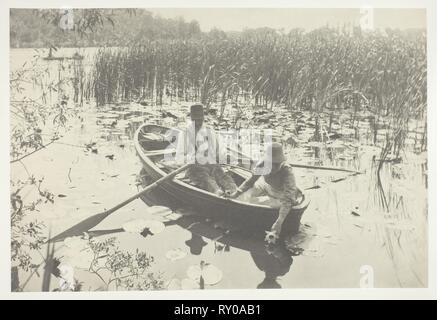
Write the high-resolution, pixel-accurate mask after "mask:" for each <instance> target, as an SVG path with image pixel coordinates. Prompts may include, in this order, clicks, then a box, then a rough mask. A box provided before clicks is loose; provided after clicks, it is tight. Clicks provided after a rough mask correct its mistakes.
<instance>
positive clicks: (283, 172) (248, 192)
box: [231, 143, 302, 243]
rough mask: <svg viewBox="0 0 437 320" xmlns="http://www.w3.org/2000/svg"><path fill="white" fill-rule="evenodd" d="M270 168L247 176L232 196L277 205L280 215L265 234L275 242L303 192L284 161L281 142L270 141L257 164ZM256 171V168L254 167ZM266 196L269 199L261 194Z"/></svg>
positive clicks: (272, 205)
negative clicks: (265, 199) (261, 172)
mask: <svg viewBox="0 0 437 320" xmlns="http://www.w3.org/2000/svg"><path fill="white" fill-rule="evenodd" d="M261 166H264V168H271V170H267V171H268V172H265V173H263V174H253V175H252V177H250V178H249V179H247V180H246V181H245V182H244V183H243V184H242V185H241V186H240V187H239V188H238V189H237V191H236V192H235V193H233V194H232V195H231V197H233V198H236V197H239V200H242V201H249V202H256V203H260V204H265V205H269V206H271V207H274V208H279V216H278V219H277V220H276V222H275V223H274V224H273V226H272V228H271V232H269V233H268V236H271V237H272V239H267V237H266V240H267V241H269V242H273V243H274V242H275V241H276V239H278V238H279V235H280V233H281V228H282V224H283V222H284V220H285V218H286V217H287V215H288V213H289V212H290V210H291V207H293V206H294V205H297V204H299V203H300V202H301V200H302V192H301V191H300V190H299V189H298V188H297V186H296V181H295V178H294V174H293V170H292V168H291V165H289V164H287V163H286V162H285V157H284V153H283V150H282V145H281V144H279V143H272V144H271V145H269V146H267V149H266V156H265V157H264V160H263V161H262V162H261V163H259V164H258V165H257V168H260V167H261ZM257 171H259V170H257ZM266 196H267V197H268V201H262V200H261V199H262V198H266Z"/></svg>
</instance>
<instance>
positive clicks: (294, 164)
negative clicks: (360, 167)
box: [228, 147, 363, 174]
mask: <svg viewBox="0 0 437 320" xmlns="http://www.w3.org/2000/svg"><path fill="white" fill-rule="evenodd" d="M228 150H230V151H232V152H236V153H238V155H239V156H242V157H243V158H246V159H249V160H250V161H251V162H253V160H252V159H251V158H250V157H249V156H248V155H247V154H244V153H243V152H241V151H240V150H235V149H233V148H231V147H228ZM290 165H291V166H292V167H295V168H304V169H314V170H329V171H340V172H349V173H354V174H363V172H360V171H354V170H349V169H342V168H336V167H320V166H310V165H306V164H298V163H290Z"/></svg>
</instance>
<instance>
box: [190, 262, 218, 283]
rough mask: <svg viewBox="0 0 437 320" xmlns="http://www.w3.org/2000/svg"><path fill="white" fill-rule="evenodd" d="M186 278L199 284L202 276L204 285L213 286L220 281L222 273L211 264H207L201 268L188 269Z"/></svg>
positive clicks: (194, 266)
mask: <svg viewBox="0 0 437 320" xmlns="http://www.w3.org/2000/svg"><path fill="white" fill-rule="evenodd" d="M187 276H188V278H190V279H192V280H193V281H196V282H200V277H201V276H202V278H203V281H204V283H205V284H207V285H214V284H217V283H219V282H220V281H221V280H222V278H223V272H222V271H221V270H220V269H218V268H217V267H216V266H213V265H212V264H207V265H205V266H203V268H201V267H200V265H193V266H190V267H189V268H188V270H187Z"/></svg>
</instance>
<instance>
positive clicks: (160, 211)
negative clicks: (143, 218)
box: [149, 206, 173, 216]
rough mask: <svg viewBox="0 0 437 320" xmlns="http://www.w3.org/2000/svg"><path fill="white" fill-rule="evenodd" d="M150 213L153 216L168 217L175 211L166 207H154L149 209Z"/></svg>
mask: <svg viewBox="0 0 437 320" xmlns="http://www.w3.org/2000/svg"><path fill="white" fill-rule="evenodd" d="M149 212H150V213H151V214H153V215H160V216H166V215H168V214H171V213H172V212H173V211H172V210H171V209H170V208H167V207H164V206H153V207H150V208H149Z"/></svg>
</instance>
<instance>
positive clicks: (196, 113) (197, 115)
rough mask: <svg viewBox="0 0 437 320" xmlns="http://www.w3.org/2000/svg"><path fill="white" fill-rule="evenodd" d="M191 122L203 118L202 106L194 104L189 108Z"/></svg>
mask: <svg viewBox="0 0 437 320" xmlns="http://www.w3.org/2000/svg"><path fill="white" fill-rule="evenodd" d="M190 116H191V120H202V119H203V118H204V113H203V105H202V104H194V105H192V106H191V108H190Z"/></svg>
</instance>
